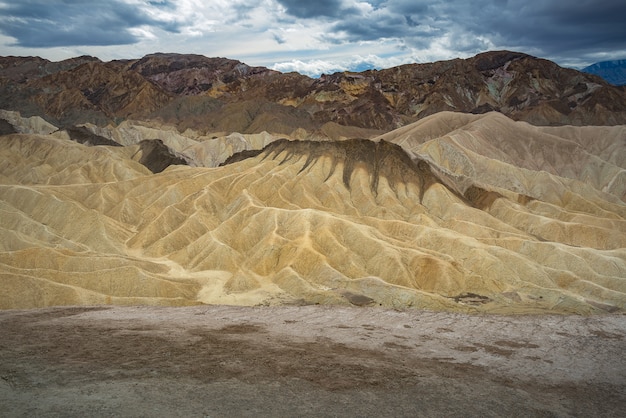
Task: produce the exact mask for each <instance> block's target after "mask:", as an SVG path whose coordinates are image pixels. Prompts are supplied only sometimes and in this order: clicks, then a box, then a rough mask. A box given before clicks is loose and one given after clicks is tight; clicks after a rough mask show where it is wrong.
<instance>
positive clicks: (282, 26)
mask: <svg viewBox="0 0 626 418" xmlns="http://www.w3.org/2000/svg"><path fill="white" fill-rule="evenodd" d="M624 16H626V1H624V0H474V1H467V0H304V1H301V0H148V1H146V0H9V1H5V0H0V55H3V56H6V55H20V56H26V55H37V56H41V57H43V58H47V59H50V60H53V61H58V60H62V59H66V58H71V57H75V56H79V55H93V56H96V57H98V58H100V59H102V60H104V61H109V60H112V59H119V58H140V57H142V56H144V55H146V54H150V53H153V52H178V53H195V54H202V55H206V56H209V57H218V56H219V57H227V58H233V59H238V60H240V61H243V62H245V63H246V64H249V65H262V66H266V67H270V68H273V69H277V70H280V71H285V72H286V71H299V72H301V73H304V74H308V75H314V76H315V75H319V74H320V73H330V72H334V71H343V70H363V69H366V68H387V67H392V66H395V65H400V64H404V63H409V62H418V63H419V62H432V61H438V60H445V59H452V58H457V57H461V58H466V57H470V56H473V55H475V54H477V53H479V52H483V51H488V50H496V49H509V50H514V51H521V52H526V53H529V54H531V55H535V56H539V57H542V58H548V59H550V60H553V61H555V62H557V63H559V64H560V65H562V66H567V67H583V66H585V65H588V64H591V63H594V62H597V61H604V60H609V59H624V58H626V24H625V23H624Z"/></svg>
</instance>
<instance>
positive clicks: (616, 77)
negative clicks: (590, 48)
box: [581, 60, 626, 86]
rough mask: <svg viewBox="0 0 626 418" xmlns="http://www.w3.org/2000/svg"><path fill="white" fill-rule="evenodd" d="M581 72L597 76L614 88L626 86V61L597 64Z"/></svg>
mask: <svg viewBox="0 0 626 418" xmlns="http://www.w3.org/2000/svg"><path fill="white" fill-rule="evenodd" d="M581 71H583V72H585V73H589V74H595V75H598V76H600V77H602V78H603V79H605V80H606V81H608V82H609V83H611V84H614V85H616V86H623V85H626V60H612V61H602V62H597V63H595V64H592V65H590V66H588V67H585V68H583V69H582V70H581Z"/></svg>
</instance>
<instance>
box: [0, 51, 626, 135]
mask: <svg viewBox="0 0 626 418" xmlns="http://www.w3.org/2000/svg"><path fill="white" fill-rule="evenodd" d="M625 108H626V89H625V88H624V87H617V86H612V85H610V84H608V83H606V82H605V81H603V80H602V79H601V78H599V77H596V76H593V75H589V74H585V73H581V72H578V71H575V70H571V69H565V68H561V67H559V66H557V65H556V64H554V63H552V62H550V61H546V60H542V59H537V58H534V57H531V56H529V55H525V54H521V53H515V52H508V51H501V52H489V53H484V54H480V55H477V56H476V57H473V58H470V59H466V60H461V59H456V60H450V61H441V62H436V63H431V64H410V65H403V66H400V67H395V68H390V69H385V70H380V71H375V70H371V71H365V72H362V73H348V72H346V73H336V74H332V75H323V76H322V77H320V78H319V79H311V78H309V77H306V76H303V75H300V74H296V73H290V74H281V73H278V72H276V71H272V70H269V69H267V68H263V67H250V66H248V65H246V64H244V63H241V62H239V61H235V60H230V59H226V58H206V57H203V56H198V55H179V54H153V55H148V56H146V57H144V58H142V59H140V60H128V61H112V62H108V63H103V62H100V61H98V60H95V59H93V58H90V57H81V58H76V59H73V60H67V61H63V62H61V63H50V62H48V61H45V60H41V59H39V58H15V57H5V58H1V59H0V109H6V110H17V111H20V112H21V113H22V114H23V115H24V116H32V115H39V116H42V117H45V118H47V119H48V120H49V121H50V122H52V123H55V124H57V125H62V126H66V125H72V124H77V123H85V122H90V123H95V124H100V125H104V124H107V123H111V122H114V123H116V124H117V123H119V122H121V121H122V120H125V119H129V118H130V119H156V120H160V121H164V122H167V123H169V124H172V125H175V126H178V127H179V129H181V131H182V130H185V129H187V128H193V129H199V130H203V131H204V132H205V133H206V132H224V131H226V132H241V133H259V132H262V131H264V130H265V131H268V132H271V133H276V134H283V135H292V134H293V132H294V130H296V129H298V128H300V129H304V130H306V131H307V132H309V133H312V132H315V133H316V134H317V135H324V134H325V132H327V130H326V129H325V126H327V124H328V123H334V124H336V125H337V126H344V127H353V128H367V129H370V130H376V131H378V133H382V132H384V131H389V130H391V129H394V128H398V127H400V126H404V125H406V124H409V123H412V122H415V121H417V120H419V119H421V118H423V117H425V116H428V115H432V114H434V113H437V112H440V111H445V110H449V111H455V112H471V113H485V112H488V111H492V110H496V111H498V112H501V113H503V114H505V115H507V116H509V117H511V118H513V119H515V120H523V121H527V122H530V123H532V124H535V125H566V124H570V125H616V124H623V123H626V112H625V111H624V109H625Z"/></svg>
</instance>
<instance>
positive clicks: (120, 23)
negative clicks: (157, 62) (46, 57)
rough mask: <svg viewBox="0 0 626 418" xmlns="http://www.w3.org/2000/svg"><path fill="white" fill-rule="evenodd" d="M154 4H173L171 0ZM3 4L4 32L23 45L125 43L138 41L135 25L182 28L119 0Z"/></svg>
mask: <svg viewBox="0 0 626 418" xmlns="http://www.w3.org/2000/svg"><path fill="white" fill-rule="evenodd" d="M150 5H151V6H152V7H159V8H169V9H171V7H172V4H171V3H170V2H167V1H152V2H150ZM0 7H1V10H2V15H1V16H0V31H1V32H2V33H3V34H5V35H8V36H11V37H13V38H15V39H16V42H15V45H17V46H23V47H55V46H77V45H124V44H131V43H134V42H136V41H137V40H138V39H137V37H136V36H135V35H133V33H132V32H131V31H130V29H132V28H137V27H140V26H143V25H149V26H156V27H159V28H161V29H163V30H166V31H169V32H176V31H177V30H178V27H177V25H176V24H173V23H170V22H163V21H159V20H156V19H154V18H152V17H150V16H148V15H147V14H146V13H145V12H144V11H142V10H141V9H140V8H139V7H137V6H136V5H131V4H126V3H122V2H119V1H115V0H113V1H109V2H103V1H99V0H91V1H90V0H85V1H80V0H74V1H72V0H66V1H59V0H52V1H50V0H32V1H29V0H22V1H20V2H19V3H15V2H14V1H12V2H10V3H9V2H0Z"/></svg>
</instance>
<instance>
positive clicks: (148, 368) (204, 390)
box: [0, 306, 626, 417]
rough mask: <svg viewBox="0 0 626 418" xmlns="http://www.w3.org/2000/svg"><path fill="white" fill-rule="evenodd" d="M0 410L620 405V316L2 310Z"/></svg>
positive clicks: (625, 369) (498, 409) (294, 412)
mask: <svg viewBox="0 0 626 418" xmlns="http://www.w3.org/2000/svg"><path fill="white" fill-rule="evenodd" d="M0 335H1V336H2V337H1V338H0V359H1V361H0V405H2V407H1V409H0V416H3V417H26V416H28V417H102V416H106V417H108V416H116V417H118V416H122V417H125V416H126V417H155V416H167V417H174V416H181V417H183V416H184V417H226V416H236V417H246V416H250V417H251V416H255V417H258V416H272V417H294V416H298V417H302V416H316V417H320V416H337V417H340V416H341V417H344V416H376V417H380V416H389V417H400V416H425V417H439V416H441V417H454V416H458V417H461V416H481V417H488V416H491V417H503V416H520V417H521V416H523V417H531V416H542V417H543V416H563V417H567V416H580V417H591V416H594V417H597V416H605V417H617V416H623V415H621V414H623V413H624V411H626V358H625V357H624V354H625V353H626V316H624V315H606V316H571V315H569V316H564V315H554V316H551V315H548V316H546V315H542V316H538V315H536V316H497V315H465V314H456V313H443V312H430V311H419V310H403V311H399V310H390V309H382V308H372V307H366V308H356V307H354V308H348V307H336V306H335V307H333V306H281V307H233V306H195V307H184V308H168V307H147V306H142V307H113V306H106V307H105V306H101V307H54V308H45V309H31V310H5V311H0Z"/></svg>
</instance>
